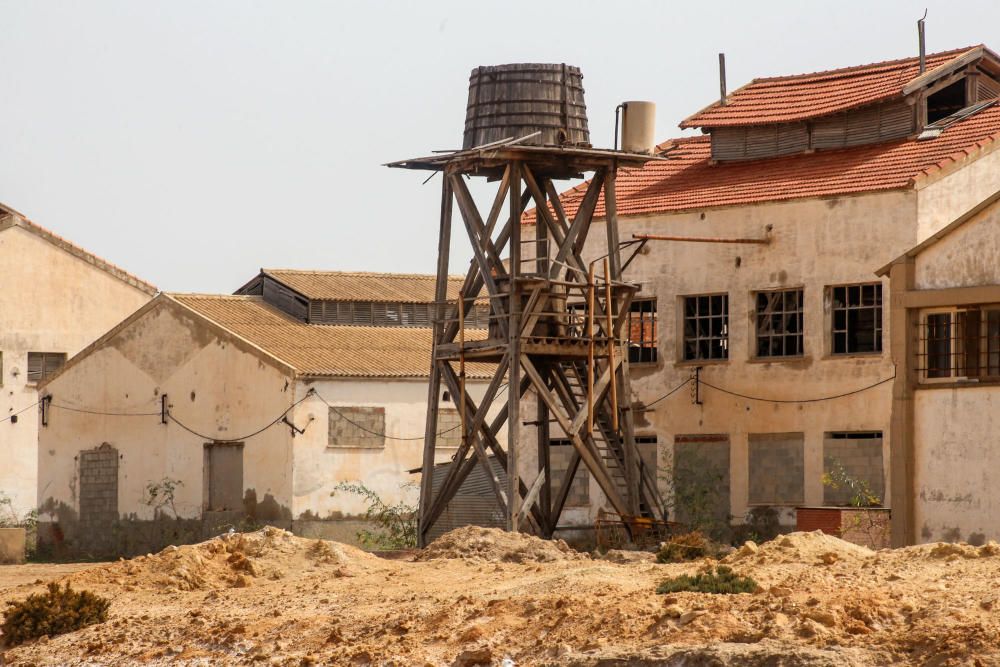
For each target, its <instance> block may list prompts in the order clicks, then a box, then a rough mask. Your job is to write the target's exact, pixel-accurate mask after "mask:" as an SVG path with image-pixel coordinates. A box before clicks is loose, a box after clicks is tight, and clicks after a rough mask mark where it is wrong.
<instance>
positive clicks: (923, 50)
mask: <svg viewBox="0 0 1000 667" xmlns="http://www.w3.org/2000/svg"><path fill="white" fill-rule="evenodd" d="M926 18H927V10H926V9H925V10H924V16H923V18H921V19H920V20H919V21H917V39H918V40H919V42H920V73H921V74H923V73H924V72H925V71H926V70H927V46H926V43H925V40H924V19H926Z"/></svg>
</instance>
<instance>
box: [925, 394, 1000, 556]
mask: <svg viewBox="0 0 1000 667" xmlns="http://www.w3.org/2000/svg"><path fill="white" fill-rule="evenodd" d="M914 400H915V403H916V404H915V409H914V443H913V445H914V463H915V475H914V477H915V479H914V493H915V494H916V499H915V503H914V518H915V521H916V529H917V540H918V541H920V542H932V541H940V540H946V541H957V540H965V541H968V542H972V543H976V544H978V543H982V542H983V541H984V540H996V539H1000V521H998V520H997V517H998V515H1000V494H998V493H997V485H996V480H995V479H994V477H995V475H994V472H995V471H996V470H997V469H998V468H1000V435H998V434H1000V412H998V411H1000V387H961V388H955V389H922V390H920V391H918V392H916V397H915V399H914Z"/></svg>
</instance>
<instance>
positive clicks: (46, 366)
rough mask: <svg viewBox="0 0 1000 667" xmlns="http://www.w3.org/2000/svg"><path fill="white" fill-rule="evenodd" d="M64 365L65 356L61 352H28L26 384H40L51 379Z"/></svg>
mask: <svg viewBox="0 0 1000 667" xmlns="http://www.w3.org/2000/svg"><path fill="white" fill-rule="evenodd" d="M65 363H66V354H65V353H63V352H29V353H28V382H41V381H42V380H46V379H48V378H50V377H52V376H53V375H55V374H56V372H58V371H59V369H60V368H62V367H63V364H65Z"/></svg>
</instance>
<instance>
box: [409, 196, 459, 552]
mask: <svg viewBox="0 0 1000 667" xmlns="http://www.w3.org/2000/svg"><path fill="white" fill-rule="evenodd" d="M452 199H453V198H452V192H451V185H450V183H449V181H448V179H447V178H442V179H441V219H440V223H439V227H438V261H437V276H436V278H435V284H434V301H435V310H437V309H439V308H440V307H441V304H443V303H444V302H445V300H446V299H447V298H448V258H449V252H450V249H451V203H452ZM432 326H433V329H432V342H431V347H432V351H431V369H430V377H429V382H428V383H427V422H426V423H425V424H424V453H423V461H422V463H421V467H420V470H421V473H420V504H419V506H418V510H419V512H418V515H417V525H418V531H417V543H418V545H419V546H423V536H424V535H425V534H426V531H427V527H428V526H427V524H426V523H425V519H426V517H427V516H428V512H429V510H430V505H431V496H432V495H433V493H434V487H433V483H434V449H435V445H436V440H437V424H438V403H439V402H440V400H441V397H440V392H441V373H440V370H439V365H438V361H437V354H436V349H435V348H436V347H437V345H438V344H439V343H440V342H441V338H442V332H443V331H444V326H443V324H442V323H440V322H433V323H432Z"/></svg>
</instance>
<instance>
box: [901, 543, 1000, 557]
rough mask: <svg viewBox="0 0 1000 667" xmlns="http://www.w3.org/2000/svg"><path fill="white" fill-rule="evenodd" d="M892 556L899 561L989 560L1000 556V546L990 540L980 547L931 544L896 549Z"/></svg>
mask: <svg viewBox="0 0 1000 667" xmlns="http://www.w3.org/2000/svg"><path fill="white" fill-rule="evenodd" d="M894 554H895V555H896V557H897V558H900V559H901V560H904V561H906V560H923V559H942V560H957V559H959V558H991V557H993V556H1000V544H997V543H996V542H994V541H993V540H990V541H989V542H987V543H986V544H983V545H981V546H978V547H977V546H973V545H971V544H966V543H964V542H931V543H929V544H919V545H917V546H912V547H904V548H902V549H897V550H896V551H895V552H894Z"/></svg>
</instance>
